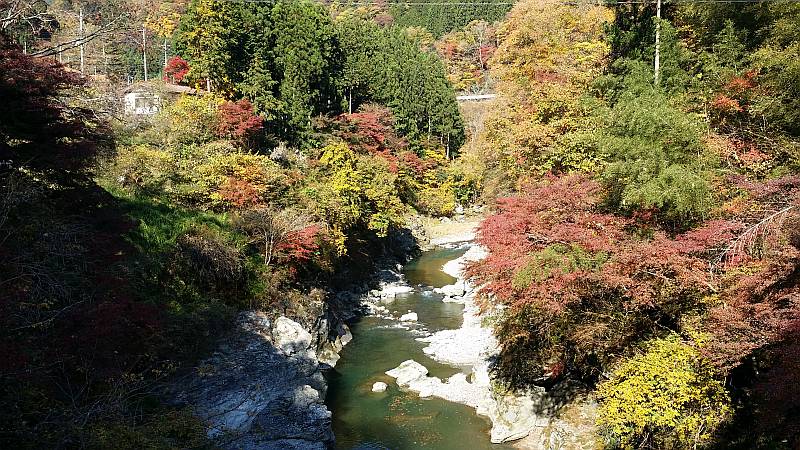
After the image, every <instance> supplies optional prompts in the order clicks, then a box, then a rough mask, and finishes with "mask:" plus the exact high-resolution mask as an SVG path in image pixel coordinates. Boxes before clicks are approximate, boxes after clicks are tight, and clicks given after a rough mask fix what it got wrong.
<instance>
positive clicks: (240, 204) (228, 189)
mask: <svg viewBox="0 0 800 450" xmlns="http://www.w3.org/2000/svg"><path fill="white" fill-rule="evenodd" d="M219 195H220V196H221V197H222V199H223V201H225V202H226V203H228V204H230V205H231V206H233V207H235V208H245V207H250V206H254V205H257V204H258V203H259V202H260V201H261V195H260V194H259V193H258V189H256V187H255V186H253V184H252V183H250V182H248V181H245V180H240V179H238V178H235V177H228V179H227V180H226V181H225V183H224V184H223V185H222V186H221V187H220V190H219Z"/></svg>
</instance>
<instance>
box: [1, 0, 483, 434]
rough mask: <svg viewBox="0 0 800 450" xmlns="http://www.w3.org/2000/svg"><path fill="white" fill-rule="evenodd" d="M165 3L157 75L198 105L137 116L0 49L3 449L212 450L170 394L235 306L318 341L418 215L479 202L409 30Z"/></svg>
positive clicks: (295, 7)
mask: <svg viewBox="0 0 800 450" xmlns="http://www.w3.org/2000/svg"><path fill="white" fill-rule="evenodd" d="M25 5H27V4H25ZM3 6H4V8H9V9H8V11H11V12H14V11H15V10H14V9H13V8H14V7H15V5H12V4H6V3H4V4H3ZM38 6H41V7H43V8H44V6H43V5H38ZM117 6H119V7H121V8H122V7H125V6H126V5H125V4H120V5H117ZM162 6H163V5H162ZM101 7H109V5H107V4H99V5H98V8H100V9H101V10H102V8H101ZM166 7H167V9H169V8H175V9H174V10H180V11H181V14H176V15H172V13H170V14H168V15H166V16H165V17H162V19H164V20H167V19H168V20H169V21H171V26H170V27H168V28H170V29H171V31H168V32H167V35H168V39H170V40H171V43H170V47H172V46H173V45H172V41H174V48H176V49H177V52H178V55H176V56H172V57H170V58H169V60H168V61H167V64H164V68H163V75H164V78H165V79H167V80H169V81H170V82H174V83H181V84H184V85H190V86H196V87H197V88H198V90H196V91H193V93H191V94H188V95H183V96H180V97H178V98H177V99H175V100H174V101H169V102H167V103H166V104H165V105H163V108H161V110H160V111H159V112H158V113H157V114H156V115H155V116H153V117H149V118H147V119H146V120H144V121H142V120H131V119H130V118H122V117H118V116H114V115H113V112H114V111H113V110H112V111H109V110H104V109H103V108H104V106H105V105H106V103H103V104H102V105H100V106H99V107H98V105H97V104H96V103H92V102H93V101H94V100H92V99H93V98H100V99H104V101H105V100H107V101H108V104H111V103H113V101H114V99H113V98H112V99H107V98H105V96H106V95H108V94H107V90H106V89H107V88H108V84H107V80H106V79H105V78H104V77H103V78H95V79H92V80H90V79H88V78H87V77H83V76H81V74H80V73H78V71H77V70H73V69H69V68H65V67H64V66H63V65H62V64H60V63H59V62H58V61H54V60H53V59H52V58H40V57H35V56H31V55H29V54H26V53H25V52H26V50H25V49H24V48H23V47H22V46H21V45H19V44H18V42H21V41H24V40H25V39H29V38H31V36H28V35H27V34H26V33H27V31H26V29H25V28H24V27H20V28H21V31H20V32H19V33H18V34H14V33H9V34H8V35H7V34H2V39H3V40H2V52H3V53H2V55H3V56H2V61H0V69H1V70H2V81H1V82H0V83H2V85H0V92H2V98H3V99H4V103H5V104H4V105H3V109H2V120H1V121H0V122H2V125H1V126H2V131H1V132H0V134H1V135H2V137H3V144H2V152H3V153H2V159H3V160H4V161H7V163H4V165H3V172H2V188H3V191H2V192H3V196H2V198H3V200H2V209H1V210H0V211H2V215H1V216H0V223H1V224H2V226H1V228H0V229H1V230H2V232H3V234H2V255H3V258H2V263H0V264H1V265H2V270H1V272H2V279H0V289H2V296H3V298H4V299H5V300H4V302H3V303H2V308H3V315H2V317H3V318H2V322H3V332H2V338H1V339H0V343H1V344H0V345H2V349H3V353H4V355H5V356H6V357H5V358H4V363H3V366H2V369H0V376H1V377H2V385H3V388H2V404H3V405H4V408H3V413H2V423H3V425H2V426H0V443H2V446H3V447H8V448H57V447H61V446H65V447H69V448H72V447H91V448H173V447H176V448H177V447H180V448H184V447H203V446H211V445H212V444H211V442H210V441H208V440H207V437H206V434H205V430H204V424H203V423H202V422H200V421H199V420H198V419H197V418H194V417H193V416H192V415H191V414H189V412H188V410H187V411H184V410H182V409H176V408H174V407H171V406H167V405H166V404H164V403H163V402H162V401H161V400H162V399H161V398H160V397H161V394H160V392H161V390H162V388H163V387H164V386H165V385H166V383H167V382H168V381H169V379H170V377H173V376H175V375H176V374H179V373H181V371H184V370H186V369H187V368H189V367H192V364H194V363H196V361H197V360H198V358H200V357H203V356H204V355H206V354H207V353H208V351H209V350H210V348H211V347H210V346H211V345H213V344H214V341H215V340H217V339H218V338H219V337H220V336H223V335H224V333H225V332H226V331H227V330H228V328H229V327H230V325H231V323H232V320H233V318H234V317H235V314H236V312H237V311H240V310H248V309H255V310H259V311H263V312H265V313H267V314H268V315H270V316H274V317H276V316H278V315H283V316H288V317H291V318H293V319H294V320H297V321H298V322H300V323H304V324H308V323H309V322H310V324H311V325H313V322H314V320H316V317H318V316H319V315H321V314H324V312H325V310H327V309H328V308H329V306H328V305H327V302H328V301H329V299H330V295H331V294H332V292H333V291H334V289H336V288H337V287H342V286H347V285H348V284H349V283H352V282H357V283H359V284H361V283H362V282H363V281H364V280H367V279H368V278H369V274H370V273H371V271H372V270H373V266H372V263H373V262H374V260H376V259H378V258H381V257H382V255H383V253H386V252H389V253H391V252H392V251H400V250H396V249H394V248H393V247H392V245H393V244H392V242H393V241H392V240H391V239H392V236H395V235H398V234H400V233H401V229H402V228H403V227H404V226H405V223H406V217H407V216H409V215H411V214H413V213H424V214H431V215H434V216H442V215H450V214H452V211H453V209H454V208H455V206H456V203H457V202H461V203H466V202H467V201H468V200H469V199H472V198H475V196H476V195H477V192H476V190H475V186H474V184H473V183H472V182H471V181H469V180H465V179H464V177H463V176H462V174H461V173H459V172H458V171H456V170H455V169H453V168H451V167H450V166H449V164H448V162H449V160H450V159H451V158H453V157H454V156H455V155H456V154H457V151H458V149H459V147H460V145H461V143H462V142H463V140H464V129H463V125H462V121H461V116H460V114H459V111H458V108H457V105H456V101H455V95H454V91H453V88H452V86H451V84H450V83H449V82H448V81H447V79H446V77H445V68H444V65H443V64H442V63H441V61H440V60H439V59H438V57H437V56H436V55H435V54H434V53H433V52H431V51H429V49H428V48H427V47H425V46H423V45H422V44H421V43H420V41H419V38H418V37H416V36H415V35H414V33H412V32H410V31H408V30H405V29H403V28H399V27H392V26H382V25H379V24H378V23H377V22H376V21H374V20H372V18H371V17H370V16H369V15H368V14H362V13H360V12H358V11H355V10H342V11H336V12H334V11H331V10H329V9H327V8H326V7H324V6H322V5H320V4H316V3H313V2H310V1H293V0H290V1H279V2H275V3H274V4H266V3H247V2H227V1H225V2H222V1H210V0H196V1H193V2H191V3H189V4H186V5H171V4H170V5H167V6H166ZM155 10H156V11H158V12H157V13H156V14H155V16H154V18H153V21H154V22H155V23H161V22H159V17H160V16H159V14H160V13H161V11H162V10H163V8H155ZM29 12H30V10H23V11H21V12H20V17H23V16H24V15H25V14H27V13H29ZM38 12H39V13H41V14H46V9H43V10H41V11H38ZM53 14H54V15H56V14H66V13H63V12H55V11H54V12H53ZM95 17H97V16H95ZM126 17H129V16H126ZM178 19H179V20H178ZM37 20H38V19H37ZM22 25H24V24H22ZM65 26H66V25H65ZM15 40H16V41H17V42H14V41H15ZM41 45H42V46H43V47H44V48H45V49H46V48H47V47H46V45H47V42H42V43H41ZM84 51H85V52H87V53H88V51H87V50H86V49H84ZM154 59H155V61H158V58H154ZM151 61H152V59H151ZM156 64H158V62H156ZM112 75H113V74H112V72H111V71H109V72H108V74H107V76H108V77H112ZM121 119H122V120H121ZM32 205H36V207H35V208H31V206H32ZM331 308H332V307H331Z"/></svg>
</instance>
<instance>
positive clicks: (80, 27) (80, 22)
mask: <svg viewBox="0 0 800 450" xmlns="http://www.w3.org/2000/svg"><path fill="white" fill-rule="evenodd" d="M78 33H80V38H81V73H83V67H84V65H83V64H84V47H83V46H84V42H83V4H81V6H80V9H79V10H78Z"/></svg>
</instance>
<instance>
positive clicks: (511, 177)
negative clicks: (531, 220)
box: [477, 0, 613, 197]
mask: <svg viewBox="0 0 800 450" xmlns="http://www.w3.org/2000/svg"><path fill="white" fill-rule="evenodd" d="M612 20H613V13H612V11H611V10H610V9H609V8H605V7H602V6H597V5H593V4H588V3H587V4H584V5H577V6H576V5H569V4H565V3H563V2H560V1H557V0H523V1H521V2H518V3H517V4H516V5H515V6H514V8H513V9H512V10H511V12H510V13H509V15H508V17H507V20H506V21H505V22H504V23H503V24H502V25H501V27H500V28H499V29H498V32H497V34H498V39H499V42H500V45H499V47H498V49H497V51H496V52H495V53H494V56H493V57H492V60H491V62H490V64H491V67H492V71H493V74H494V76H495V78H496V79H497V91H498V99H497V101H496V106H495V108H494V111H493V112H492V113H491V115H490V116H489V117H488V118H487V120H486V122H485V126H484V129H483V132H482V133H480V134H479V136H478V144H477V146H478V148H479V149H480V151H481V152H482V153H483V155H484V158H485V159H486V166H487V170H488V172H489V173H488V175H486V177H487V178H490V179H491V178H494V179H496V180H492V181H490V182H487V183H485V184H487V185H492V184H493V183H494V184H493V186H489V189H490V190H494V192H487V193H486V195H487V196H488V197H492V196H494V195H498V194H502V193H504V192H503V191H506V190H510V189H513V188H514V186H515V184H516V181H517V180H519V179H520V178H521V177H523V176H528V175H533V176H538V175H541V174H542V173H544V172H546V171H548V170H551V169H552V168H553V166H556V167H561V166H569V165H570V164H571V163H570V161H575V160H578V159H580V158H575V157H572V156H573V155H571V154H570V152H571V151H572V149H570V148H562V147H565V146H564V145H563V144H562V143H561V137H562V136H564V135H566V134H568V133H570V132H572V131H575V130H579V129H581V126H582V125H583V124H584V122H585V121H586V120H587V119H586V117H585V113H584V111H583V108H581V107H580V103H579V100H580V98H581V96H582V95H583V94H584V93H585V92H586V89H587V86H588V83H589V82H590V81H591V80H593V79H594V78H595V77H596V76H597V75H599V74H600V73H601V71H602V69H603V67H604V65H605V59H606V57H607V55H608V53H609V51H610V47H609V45H608V44H607V43H606V42H605V41H604V39H603V37H604V26H605V25H606V24H607V23H608V22H610V21H612ZM550 155H555V157H556V159H558V161H555V164H553V162H552V161H549V158H550ZM550 159H551V158H550ZM561 159H564V160H565V162H566V164H562V161H560V160H561ZM594 167H596V166H594V165H593V166H591V167H586V168H585V169H588V170H590V169H592V168H594ZM567 169H572V167H567ZM577 169H578V170H583V169H584V168H583V167H579V168H577ZM497 180H503V181H497ZM497 183H500V184H497ZM503 183H504V184H503Z"/></svg>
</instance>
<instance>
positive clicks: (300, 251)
mask: <svg viewBox="0 0 800 450" xmlns="http://www.w3.org/2000/svg"><path fill="white" fill-rule="evenodd" d="M321 231H322V228H321V227H320V226H319V225H311V226H308V227H305V228H303V229H301V230H298V231H294V232H291V233H289V235H287V236H286V238H285V239H284V241H283V242H281V243H280V244H279V245H278V248H277V250H278V252H280V253H281V254H282V255H283V257H284V258H285V259H287V260H289V261H291V262H306V261H309V260H310V259H311V257H312V256H314V253H315V252H316V251H317V250H319V241H318V240H319V235H320V232H321Z"/></svg>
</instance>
